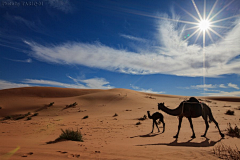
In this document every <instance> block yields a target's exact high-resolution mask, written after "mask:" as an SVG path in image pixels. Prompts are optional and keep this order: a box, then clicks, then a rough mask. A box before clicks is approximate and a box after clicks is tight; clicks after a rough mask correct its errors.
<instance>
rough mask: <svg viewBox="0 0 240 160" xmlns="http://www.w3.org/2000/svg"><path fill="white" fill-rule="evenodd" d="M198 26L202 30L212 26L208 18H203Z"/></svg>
mask: <svg viewBox="0 0 240 160" xmlns="http://www.w3.org/2000/svg"><path fill="white" fill-rule="evenodd" d="M198 27H199V28H200V29H201V30H202V31H206V30H208V29H209V28H210V22H209V21H208V20H205V19H203V20H202V21H200V23H199V24H198Z"/></svg>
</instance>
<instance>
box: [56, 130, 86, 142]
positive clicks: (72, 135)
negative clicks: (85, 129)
mask: <svg viewBox="0 0 240 160" xmlns="http://www.w3.org/2000/svg"><path fill="white" fill-rule="evenodd" d="M61 130H62V134H61V135H60V136H59V137H58V138H57V139H56V140H55V141H60V140H71V141H80V142H83V138H82V134H81V132H80V131H79V130H78V129H77V131H73V130H70V129H66V130H63V129H61Z"/></svg>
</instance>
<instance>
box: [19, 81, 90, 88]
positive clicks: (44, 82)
mask: <svg viewBox="0 0 240 160" xmlns="http://www.w3.org/2000/svg"><path fill="white" fill-rule="evenodd" d="M23 83H27V84H35V85H48V86H58V87H64V88H86V87H85V86H84V85H79V84H67V83H61V82H57V81H50V80H38V79H25V80H24V81H23Z"/></svg>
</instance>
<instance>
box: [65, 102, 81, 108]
mask: <svg viewBox="0 0 240 160" xmlns="http://www.w3.org/2000/svg"><path fill="white" fill-rule="evenodd" d="M77 105H78V104H77V102H74V103H72V104H70V105H66V107H65V108H64V109H67V108H71V107H76V106H77Z"/></svg>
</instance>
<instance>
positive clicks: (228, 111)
mask: <svg viewBox="0 0 240 160" xmlns="http://www.w3.org/2000/svg"><path fill="white" fill-rule="evenodd" d="M225 114H227V115H234V111H231V110H227V111H226V113H225Z"/></svg>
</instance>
